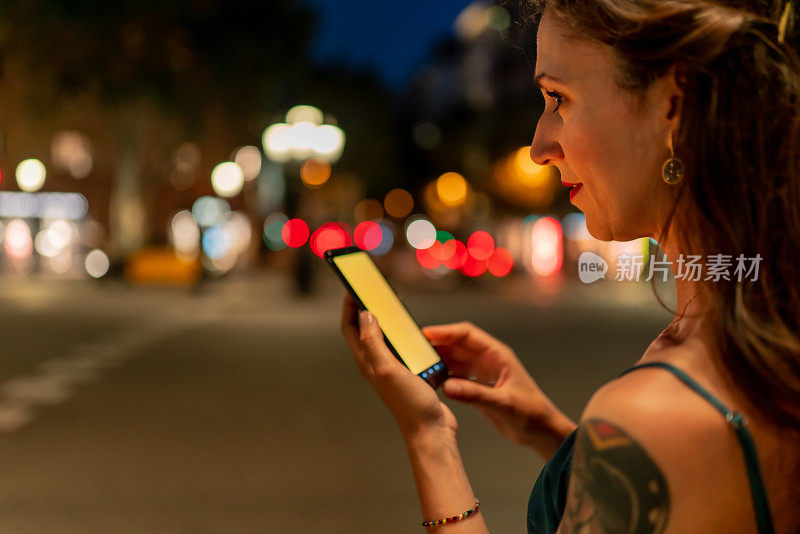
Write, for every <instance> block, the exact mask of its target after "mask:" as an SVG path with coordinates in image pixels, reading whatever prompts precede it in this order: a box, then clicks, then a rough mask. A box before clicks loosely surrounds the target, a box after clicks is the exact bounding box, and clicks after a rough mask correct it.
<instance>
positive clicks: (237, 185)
mask: <svg viewBox="0 0 800 534" xmlns="http://www.w3.org/2000/svg"><path fill="white" fill-rule="evenodd" d="M243 185H244V173H243V172H242V168H241V167H240V166H239V165H238V164H236V163H234V162H232V161H226V162H225V163H220V164H219V165H217V166H216V167H214V170H213V171H211V187H213V188H214V192H215V193H216V194H218V195H219V196H221V197H234V196H236V195H238V194H239V193H240V192H241V191H242V186H243Z"/></svg>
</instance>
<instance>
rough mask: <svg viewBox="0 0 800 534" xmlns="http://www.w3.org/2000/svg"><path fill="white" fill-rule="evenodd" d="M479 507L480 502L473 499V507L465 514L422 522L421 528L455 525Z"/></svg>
mask: <svg viewBox="0 0 800 534" xmlns="http://www.w3.org/2000/svg"><path fill="white" fill-rule="evenodd" d="M480 507H481V501H479V500H478V499H475V506H473V507H472V508H470V509H469V510H467V511H466V512H463V513H460V514H458V515H454V516H452V517H445V518H443V519H437V520H436V521H423V522H422V526H423V527H437V526H439V525H444V524H446V523H455V522H456V521H461V520H462V519H464V518H465V517H469V516H471V515H472V514H474V513H475V512H477V511H478V509H479V508H480Z"/></svg>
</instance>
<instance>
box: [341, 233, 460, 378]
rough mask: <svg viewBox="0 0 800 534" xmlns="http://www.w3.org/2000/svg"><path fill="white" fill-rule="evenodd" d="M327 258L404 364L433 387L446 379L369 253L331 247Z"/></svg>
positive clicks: (440, 364)
mask: <svg viewBox="0 0 800 534" xmlns="http://www.w3.org/2000/svg"><path fill="white" fill-rule="evenodd" d="M325 260H326V261H327V262H328V264H330V266H331V267H333V270H334V271H335V272H336V274H337V275H338V276H339V279H340V280H341V281H342V282H343V283H344V285H345V287H346V288H347V290H348V291H349V292H350V294H351V295H352V296H353V300H355V302H356V305H357V306H358V307H359V309H361V310H369V311H370V312H371V313H372V314H373V315H374V316H375V318H376V319H377V320H378V324H379V325H380V327H381V330H382V331H383V338H384V340H385V341H386V345H387V346H388V347H389V349H390V350H391V351H392V352H393V353H394V355H395V357H397V359H398V360H400V361H401V362H402V363H403V365H405V366H406V367H408V368H409V369H410V370H411V372H412V373H414V374H416V375H417V376H419V377H420V378H422V379H423V380H425V381H426V382H427V383H428V384H430V385H431V387H433V388H434V389H436V388H438V387H439V386H440V385H441V384H442V383H443V382H444V381H445V380H447V377H448V376H450V374H451V373H450V370H449V369H448V368H447V366H446V365H445V364H444V362H443V361H442V359H441V358H440V357H439V353H438V352H436V349H434V348H433V345H431V344H430V342H429V341H428V338H426V337H425V334H423V333H422V330H420V328H419V326H418V325H417V323H416V321H414V319H413V318H412V317H411V314H410V313H409V312H408V309H406V307H405V305H404V304H403V303H402V302H401V301H400V298H399V297H398V296H397V293H395V291H394V289H392V287H391V286H390V285H389V282H388V281H387V280H386V277H384V276H383V274H382V273H381V272H380V270H379V269H378V266H377V265H375V262H374V261H372V258H371V257H370V255H369V254H367V252H365V251H363V250H361V249H360V248H358V247H346V248H338V249H332V250H328V251H327V252H325Z"/></svg>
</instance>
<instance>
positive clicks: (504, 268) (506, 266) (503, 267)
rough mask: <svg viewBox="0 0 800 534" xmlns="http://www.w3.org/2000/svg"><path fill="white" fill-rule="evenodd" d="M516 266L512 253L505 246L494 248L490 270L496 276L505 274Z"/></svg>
mask: <svg viewBox="0 0 800 534" xmlns="http://www.w3.org/2000/svg"><path fill="white" fill-rule="evenodd" d="M513 267H514V259H513V258H512V257H511V253H510V252H509V251H507V250H506V249H504V248H500V247H498V248H496V249H494V253H493V254H492V257H491V258H489V272H490V273H492V274H493V275H495V276H505V275H507V274H508V273H510V272H511V269H512V268H513Z"/></svg>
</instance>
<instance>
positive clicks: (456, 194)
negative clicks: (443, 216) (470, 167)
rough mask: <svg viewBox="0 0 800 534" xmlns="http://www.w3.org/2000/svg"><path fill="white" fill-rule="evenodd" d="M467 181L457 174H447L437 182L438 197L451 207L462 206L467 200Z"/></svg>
mask: <svg viewBox="0 0 800 534" xmlns="http://www.w3.org/2000/svg"><path fill="white" fill-rule="evenodd" d="M468 187H469V186H468V184H467V181H466V180H465V179H464V177H463V176H461V175H460V174H458V173H457V172H446V173H444V174H443V175H441V176H440V177H439V178H438V179H437V180H436V195H437V196H438V197H439V200H441V201H442V204H444V205H445V206H449V207H456V206H460V205H462V204H463V203H464V202H465V201H466V200H467V191H468Z"/></svg>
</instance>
